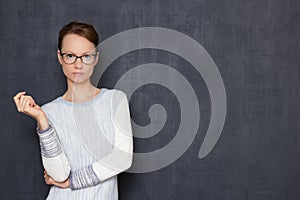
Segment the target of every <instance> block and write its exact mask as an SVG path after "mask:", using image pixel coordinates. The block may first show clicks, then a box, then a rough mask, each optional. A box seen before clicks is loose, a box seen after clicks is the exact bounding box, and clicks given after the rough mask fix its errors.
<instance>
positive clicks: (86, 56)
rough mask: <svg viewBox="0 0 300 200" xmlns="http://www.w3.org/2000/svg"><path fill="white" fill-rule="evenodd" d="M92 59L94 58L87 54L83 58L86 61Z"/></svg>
mask: <svg viewBox="0 0 300 200" xmlns="http://www.w3.org/2000/svg"><path fill="white" fill-rule="evenodd" d="M91 57H92V56H91V55H89V54H86V55H84V56H83V58H84V59H86V60H89V59H91Z"/></svg>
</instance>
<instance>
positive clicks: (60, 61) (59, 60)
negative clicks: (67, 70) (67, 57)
mask: <svg viewBox="0 0 300 200" xmlns="http://www.w3.org/2000/svg"><path fill="white" fill-rule="evenodd" d="M57 59H58V62H59V63H60V64H61V65H62V60H61V59H62V58H61V54H60V50H57Z"/></svg>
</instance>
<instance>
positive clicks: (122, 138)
mask: <svg viewBox="0 0 300 200" xmlns="http://www.w3.org/2000/svg"><path fill="white" fill-rule="evenodd" d="M114 123H115V124H114V129H115V130H114V131H115V143H114V148H113V150H112V151H111V153H110V154H108V155H107V156H105V157H104V158H102V159H101V160H99V161H97V162H95V163H93V164H91V165H88V166H86V167H84V168H82V169H79V170H77V171H75V172H72V173H71V175H70V187H71V189H73V190H75V189H81V188H85V187H91V186H95V185H97V184H99V183H100V182H102V181H105V180H107V179H109V178H111V177H113V176H115V175H117V174H119V173H121V172H123V171H126V170H127V169H128V168H129V167H130V166H131V164H132V157H133V136H132V129H131V122H130V112H129V105H128V100H127V97H126V96H125V97H124V98H123V99H122V101H121V102H120V104H119V105H118V108H117V109H116V114H115V119H114Z"/></svg>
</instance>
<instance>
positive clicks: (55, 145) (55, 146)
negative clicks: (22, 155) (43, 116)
mask: <svg viewBox="0 0 300 200" xmlns="http://www.w3.org/2000/svg"><path fill="white" fill-rule="evenodd" d="M37 133H38V135H39V138H40V146H41V154H42V156H43V157H45V158H54V157H57V156H58V155H60V154H61V153H62V148H61V145H60V143H59V139H58V137H57V134H56V132H55V129H54V128H53V127H52V125H49V127H48V128H47V129H46V130H43V131H40V130H38V128H37Z"/></svg>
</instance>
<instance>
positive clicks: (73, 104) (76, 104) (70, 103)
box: [57, 88, 107, 106]
mask: <svg viewBox="0 0 300 200" xmlns="http://www.w3.org/2000/svg"><path fill="white" fill-rule="evenodd" d="M106 91H107V88H101V91H100V93H99V94H97V95H96V96H95V97H94V98H92V99H90V100H88V101H85V102H81V103H73V102H71V101H67V100H65V99H63V98H62V96H60V97H58V98H57V100H58V101H61V102H62V103H64V104H67V105H70V106H83V105H88V104H91V103H93V102H94V101H96V100H97V99H99V98H100V97H101V96H102V95H103V94H104V93H105V92H106Z"/></svg>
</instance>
